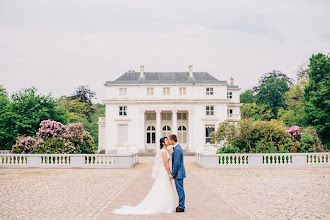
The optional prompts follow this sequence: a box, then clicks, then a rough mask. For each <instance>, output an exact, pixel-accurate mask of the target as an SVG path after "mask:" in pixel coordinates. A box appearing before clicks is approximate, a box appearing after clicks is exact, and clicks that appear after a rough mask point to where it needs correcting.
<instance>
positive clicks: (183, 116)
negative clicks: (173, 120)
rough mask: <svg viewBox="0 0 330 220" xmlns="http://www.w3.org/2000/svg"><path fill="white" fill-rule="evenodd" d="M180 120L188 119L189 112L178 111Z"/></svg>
mask: <svg viewBox="0 0 330 220" xmlns="http://www.w3.org/2000/svg"><path fill="white" fill-rule="evenodd" d="M178 120H187V113H185V112H179V113H178Z"/></svg>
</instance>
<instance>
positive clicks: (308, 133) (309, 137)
mask: <svg viewBox="0 0 330 220" xmlns="http://www.w3.org/2000/svg"><path fill="white" fill-rule="evenodd" d="M287 132H288V133H289V134H290V136H291V139H292V145H291V150H290V151H291V152H300V153H303V152H323V151H327V150H326V149H325V148H324V146H323V145H322V143H321V141H320V139H319V138H318V136H317V132H316V129H315V128H312V127H307V128H304V127H299V126H292V127H291V128H288V129H287Z"/></svg>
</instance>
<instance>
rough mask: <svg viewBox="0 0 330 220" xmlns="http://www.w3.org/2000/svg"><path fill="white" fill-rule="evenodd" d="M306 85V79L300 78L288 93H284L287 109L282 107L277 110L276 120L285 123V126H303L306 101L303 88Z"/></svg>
mask: <svg viewBox="0 0 330 220" xmlns="http://www.w3.org/2000/svg"><path fill="white" fill-rule="evenodd" d="M307 84H308V78H305V77H304V78H301V79H300V81H298V82H297V84H295V85H294V86H291V87H290V89H289V91H287V92H286V93H285V96H284V97H285V103H286V105H287V109H284V108H283V107H282V108H280V109H279V110H278V114H277V119H278V120H280V121H283V122H285V123H286V125H287V126H290V127H291V126H293V125H297V126H304V125H305V122H304V117H305V110H304V109H305V107H306V106H307V103H308V102H307V101H306V99H305V96H304V89H305V86H306V85H307Z"/></svg>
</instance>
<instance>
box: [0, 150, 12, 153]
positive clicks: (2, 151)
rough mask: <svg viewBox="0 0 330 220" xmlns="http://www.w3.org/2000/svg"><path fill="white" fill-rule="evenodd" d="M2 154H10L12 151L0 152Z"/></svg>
mask: <svg viewBox="0 0 330 220" xmlns="http://www.w3.org/2000/svg"><path fill="white" fill-rule="evenodd" d="M0 154H10V150H0Z"/></svg>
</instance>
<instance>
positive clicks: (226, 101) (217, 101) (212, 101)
mask: <svg viewBox="0 0 330 220" xmlns="http://www.w3.org/2000/svg"><path fill="white" fill-rule="evenodd" d="M102 102H103V103H104V104H230V105H238V106H240V103H232V102H230V101H229V99H210V100H206V99H198V100H179V99H176V100H174V99H173V100H102Z"/></svg>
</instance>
